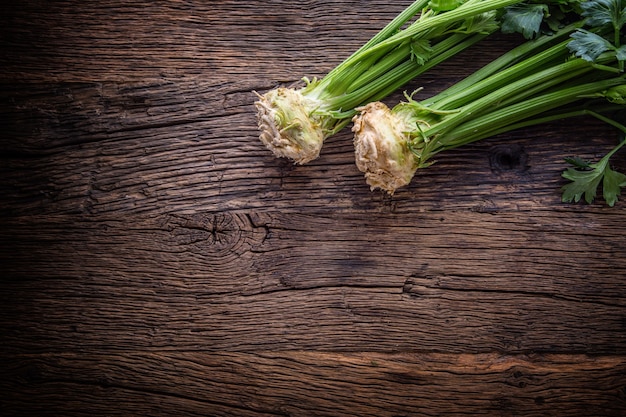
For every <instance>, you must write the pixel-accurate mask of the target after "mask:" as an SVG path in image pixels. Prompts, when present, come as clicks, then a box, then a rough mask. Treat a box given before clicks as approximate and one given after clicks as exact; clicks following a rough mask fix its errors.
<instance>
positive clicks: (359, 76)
mask: <svg viewBox="0 0 626 417" xmlns="http://www.w3.org/2000/svg"><path fill="white" fill-rule="evenodd" d="M518 1H519V0H417V1H415V2H413V3H412V4H411V5H410V6H408V7H407V8H406V9H405V10H404V11H403V12H402V13H400V14H399V15H398V16H397V17H396V18H395V19H394V20H393V21H391V22H390V23H389V24H388V25H387V26H386V27H385V28H384V29H382V30H381V31H380V32H379V33H378V34H377V35H375V36H374V37H373V38H372V39H371V40H370V41H368V42H367V43H366V44H365V45H363V46H362V47H361V48H359V49H358V50H357V51H356V52H355V53H354V54H352V55H351V56H350V57H348V58H347V59H346V60H345V61H344V62H342V63H341V64H339V65H338V66H337V67H336V68H334V69H333V70H332V71H330V72H329V73H328V74H327V75H326V76H324V77H323V78H321V79H313V80H308V79H306V78H304V81H305V82H306V85H305V86H304V87H302V88H300V89H292V88H285V87H280V88H276V89H274V90H271V91H268V92H267V93H265V94H263V95H258V101H257V102H256V103H255V106H256V109H257V117H258V124H259V129H260V131H261V133H260V139H261V141H262V142H263V143H264V144H265V145H266V146H267V147H268V148H269V149H270V150H272V151H273V153H274V154H275V155H276V156H278V157H286V158H290V159H292V160H293V161H295V162H296V163H299V164H303V163H306V162H309V161H311V160H313V159H315V158H317V157H318V156H319V152H320V150H321V147H322V144H323V142H324V140H325V139H326V138H327V137H329V136H330V135H332V134H334V133H336V132H337V131H339V130H340V129H342V128H343V127H345V126H346V125H347V124H348V123H349V122H350V119H351V117H352V116H353V115H354V114H355V113H356V111H355V108H356V107H358V106H361V105H364V104H366V103H368V102H371V101H375V100H381V99H382V98H384V97H385V96H387V95H389V94H390V93H392V92H394V91H395V90H397V89H398V88H400V87H401V86H402V85H404V84H406V83H407V82H409V81H410V80H412V79H414V78H415V77H417V76H418V75H420V74H422V73H423V72H425V71H427V70H429V69H430V68H432V67H433V66H435V65H438V64H439V63H441V62H442V61H444V60H446V59H448V58H450V57H451V56H453V55H455V54H457V53H459V52H460V51H462V50H464V49H466V48H467V47H469V46H471V45H473V44H475V43H476V42H478V41H480V40H481V39H483V38H484V37H486V36H487V35H489V34H491V33H493V32H494V31H496V30H498V28H499V27H500V26H499V25H500V22H499V20H498V12H500V11H502V10H503V8H504V7H506V6H509V5H512V4H515V3H517V2H518Z"/></svg>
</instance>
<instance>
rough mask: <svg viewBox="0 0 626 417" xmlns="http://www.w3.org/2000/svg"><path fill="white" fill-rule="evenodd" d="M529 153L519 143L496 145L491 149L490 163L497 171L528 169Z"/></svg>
mask: <svg viewBox="0 0 626 417" xmlns="http://www.w3.org/2000/svg"><path fill="white" fill-rule="evenodd" d="M527 163H528V154H527V153H526V152H525V151H524V147H523V146H522V145H519V144H506V145H496V146H493V147H492V148H491V149H490V150H489V164H490V166H491V170H492V171H495V172H502V171H518V172H524V171H526V170H527V169H528V165H527Z"/></svg>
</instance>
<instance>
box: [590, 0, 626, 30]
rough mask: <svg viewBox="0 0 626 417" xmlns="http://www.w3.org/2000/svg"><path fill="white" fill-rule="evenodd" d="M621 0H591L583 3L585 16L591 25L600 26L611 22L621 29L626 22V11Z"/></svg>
mask: <svg viewBox="0 0 626 417" xmlns="http://www.w3.org/2000/svg"><path fill="white" fill-rule="evenodd" d="M621 3H622V2H621V0H590V1H586V2H584V3H581V5H580V6H581V8H582V9H583V13H582V15H583V17H586V18H587V20H586V23H587V24H588V25H589V26H593V27H598V26H602V25H608V24H610V25H611V26H613V27H614V28H616V29H620V28H621V27H622V26H623V25H624V23H626V13H624V12H625V10H626V9H624V8H622V4H621Z"/></svg>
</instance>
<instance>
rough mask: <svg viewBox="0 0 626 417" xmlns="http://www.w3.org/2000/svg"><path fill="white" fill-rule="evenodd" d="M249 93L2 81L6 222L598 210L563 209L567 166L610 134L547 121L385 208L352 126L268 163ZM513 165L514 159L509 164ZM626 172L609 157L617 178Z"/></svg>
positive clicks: (422, 181)
mask: <svg viewBox="0 0 626 417" xmlns="http://www.w3.org/2000/svg"><path fill="white" fill-rule="evenodd" d="M244 85H245V84H244ZM245 86H246V87H245V88H244V91H242V90H240V89H239V88H240V87H241V86H237V85H235V84H233V83H228V84H213V83H207V82H197V81H189V82H187V81H177V82H160V83H151V82H148V83H137V84H125V85H124V86H121V85H118V84H115V83H104V84H65V83H64V84H55V85H51V86H41V87H36V86H26V85H23V84H17V85H16V86H13V87H11V86H6V85H5V86H4V87H5V88H3V90H4V94H5V99H6V100H5V102H7V103H13V105H11V106H8V107H4V108H2V110H3V111H4V112H5V114H6V118H7V120H9V121H10V122H9V123H8V125H7V129H6V130H4V131H3V133H2V134H1V135H2V136H0V139H2V140H0V143H1V144H2V145H0V151H1V153H2V154H4V155H5V157H4V158H3V159H4V163H3V164H2V166H0V175H2V177H3V178H4V179H5V180H4V181H3V182H2V183H1V184H0V192H2V194H3V195H5V196H6V197H7V199H8V200H7V203H9V202H10V203H11V207H14V210H13V211H12V212H11V211H9V214H11V213H20V214H28V213H49V214H55V213H79V214H86V213H91V214H93V215H97V214H112V213H118V214H122V213H125V214H128V213H129V212H134V211H141V212H153V213H154V215H158V214H162V213H163V212H168V211H203V210H212V211H221V210H232V209H251V208H254V209H264V208H265V207H267V206H268V205H269V206H271V207H273V208H275V209H280V210H292V209H294V202H297V207H295V208H297V209H298V210H313V211H328V207H333V210H334V211H344V212H351V211H353V210H358V211H368V212H371V211H380V210H383V211H388V212H393V211H396V212H423V211H431V210H448V209H450V208H453V209H455V210H457V209H461V210H475V211H486V212H497V211H511V210H514V211H517V210H541V209H549V210H570V208H571V207H576V208H575V210H580V211H583V212H586V211H589V210H591V211H594V210H595V208H599V207H602V205H603V203H602V201H599V202H598V203H599V204H597V205H595V206H591V207H579V206H569V205H564V204H561V203H560V202H559V200H560V187H561V186H562V185H564V184H565V180H564V179H562V178H561V177H560V175H561V172H562V171H563V170H564V169H565V168H566V164H565V162H564V160H563V159H564V158H565V157H568V156H580V157H583V158H587V159H591V160H597V159H598V158H600V157H601V156H602V155H603V154H604V153H605V152H607V151H608V150H610V149H611V147H612V146H613V144H614V140H615V138H616V137H617V136H616V134H615V132H614V131H613V130H611V129H609V128H608V127H607V126H604V125H602V124H600V123H597V122H593V121H591V120H589V119H580V122H581V123H583V126H584V127H585V132H586V136H581V135H580V134H579V133H580V127H579V126H577V125H576V124H571V123H560V124H559V123H555V124H551V125H548V126H543V127H541V128H536V129H526V130H524V131H519V132H515V133H513V134H510V135H507V137H506V139H505V140H503V138H501V137H499V138H494V139H492V140H486V141H483V142H481V143H478V144H474V145H471V146H466V147H463V148H461V149H458V150H455V151H450V152H447V153H445V154H442V155H441V156H440V157H439V158H437V159H438V162H437V163H436V164H435V165H433V166H431V167H429V168H427V169H424V170H421V171H419V172H418V174H417V175H416V177H415V178H414V180H413V182H412V184H411V185H410V186H409V187H408V188H405V189H401V190H399V191H398V192H397V193H396V194H395V195H394V197H393V198H389V197H388V196H386V195H385V194H383V193H381V192H380V191H377V192H374V193H372V192H370V191H369V189H368V187H367V185H366V184H365V181H364V178H363V176H362V174H361V173H360V172H359V171H358V170H357V169H356V166H355V164H354V150H353V147H352V139H351V137H350V132H349V131H348V129H346V130H345V131H344V132H342V133H341V134H339V135H337V136H336V137H333V138H331V139H330V140H329V141H328V142H327V144H326V146H325V147H324V149H323V152H322V156H321V157H320V158H319V159H318V160H316V161H314V162H313V163H311V164H310V165H306V166H294V165H292V164H291V163H289V162H288V161H286V160H278V159H276V158H274V157H273V156H272V155H271V153H270V152H269V151H268V150H266V149H265V148H264V147H263V145H262V144H261V142H260V141H259V140H258V137H257V135H258V132H257V128H256V122H255V117H254V110H253V104H252V103H253V101H254V94H253V93H252V92H251V90H252V89H254V85H253V84H247V85H245ZM206 103H215V105H214V106H209V107H207V105H206ZM556 132H559V134H556ZM577 134H578V135H577ZM607 136H608V138H607ZM502 158H504V162H502ZM507 158H508V159H507ZM511 158H512V160H518V161H523V163H521V162H519V163H516V164H514V165H513V166H510V165H508V166H507V165H506V163H507V161H510V160H511ZM520 158H521V159H520ZM624 163H625V162H624V161H623V160H622V159H621V158H615V161H614V164H615V166H616V169H623V168H622V167H626V165H623V164H624ZM311 196H313V198H311ZM621 207H622V206H619V207H617V208H614V209H612V213H615V212H617V211H618V210H622V208H621ZM0 210H3V208H2V206H1V205H0ZM4 210H6V209H4Z"/></svg>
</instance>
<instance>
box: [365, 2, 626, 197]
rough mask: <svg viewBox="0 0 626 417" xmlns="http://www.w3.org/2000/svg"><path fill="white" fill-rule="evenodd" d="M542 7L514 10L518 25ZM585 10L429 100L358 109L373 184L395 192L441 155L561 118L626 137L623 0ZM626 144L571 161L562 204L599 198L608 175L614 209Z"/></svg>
mask: <svg viewBox="0 0 626 417" xmlns="http://www.w3.org/2000/svg"><path fill="white" fill-rule="evenodd" d="M539 6H540V5H539ZM537 7H538V5H530V6H525V7H522V6H519V5H518V6H515V10H514V11H515V13H517V16H516V17H514V18H513V21H515V19H517V22H519V21H520V20H519V17H520V16H521V17H522V18H523V19H522V22H524V24H525V25H526V27H528V17H529V16H531V15H532V13H531V12H530V11H531V10H532V9H533V8H534V9H535V10H537ZM581 7H582V18H583V19H582V20H580V21H578V22H576V23H574V24H571V25H568V26H565V27H563V28H561V29H559V30H558V31H557V32H556V33H553V34H550V35H547V34H542V35H540V36H538V37H537V38H536V39H535V40H532V41H528V42H526V43H524V44H522V45H520V46H518V47H517V48H515V49H513V50H511V51H508V52H507V53H505V54H504V55H502V56H501V57H500V58H498V59H496V60H494V61H493V62H492V63H490V64H488V65H487V66H485V67H483V68H482V69H480V70H478V71H477V72H475V73H474V74H472V75H471V76H469V77H467V78H466V79H464V80H462V81H460V82H459V83H457V84H456V85H454V86H452V87H450V88H449V89H447V90H445V91H443V92H441V93H439V94H437V95H435V96H433V97H431V98H428V99H426V100H420V101H416V100H414V99H413V98H412V96H408V95H407V96H406V98H407V100H406V102H402V103H399V104H397V105H396V106H394V107H393V108H392V109H389V108H388V107H387V106H386V105H384V104H383V103H380V102H373V103H369V104H367V105H365V106H362V107H360V108H359V114H357V115H356V116H354V118H353V121H354V127H353V131H354V133H355V138H354V144H355V154H356V163H357V166H358V168H359V169H360V170H361V171H362V172H364V173H365V177H366V180H367V182H368V184H369V185H370V186H371V188H372V189H375V188H381V189H383V190H386V191H387V192H389V193H390V194H393V192H394V191H395V190H396V189H397V188H399V187H401V186H404V185H407V184H408V183H409V182H410V181H411V178H412V177H413V175H414V174H415V172H416V170H417V169H418V168H420V167H426V166H428V165H430V164H431V163H432V157H433V156H434V155H436V154H438V153H439V152H441V151H444V150H447V149H453V148H456V147H459V146H461V145H464V144H467V143H471V142H475V141H478V140H481V139H484V138H488V137H491V136H494V135H497V134H500V133H504V132H508V131H511V130H514V129H518V128H522V127H526V126H531V125H535V124H539V123H544V122H548V121H552V120H556V119H562V118H566V117H573V116H580V115H591V116H594V117H597V118H599V119H601V120H603V121H606V122H608V123H610V124H611V125H613V126H615V127H617V128H618V129H619V130H620V131H621V132H622V133H625V134H626V127H624V126H623V125H622V124H620V123H619V122H617V121H616V120H614V119H612V118H610V117H609V116H610V115H612V114H613V113H615V112H619V111H623V109H624V104H626V75H624V60H626V48H625V47H624V46H623V45H622V44H621V43H622V37H623V35H622V33H621V31H622V28H623V26H624V24H625V23H626V8H624V7H622V4H621V0H590V1H587V2H585V3H582V4H581ZM532 25H533V26H535V27H536V26H537V20H536V19H535V23H533V24H532ZM583 26H586V28H583ZM532 31H533V32H535V33H537V31H535V30H534V29H533V30H532ZM623 144H624V142H621V143H619V144H618V145H617V146H616V148H615V149H614V150H613V151H612V152H610V153H609V154H608V155H607V156H606V157H605V158H603V159H602V160H601V161H600V162H598V163H596V164H592V163H587V162H583V161H581V160H579V159H573V160H570V162H573V163H574V167H573V168H570V169H568V170H567V171H566V172H565V173H564V174H563V176H564V177H565V178H567V179H568V180H570V181H571V183H570V184H568V185H566V186H565V187H564V188H563V201H567V202H569V201H579V200H580V199H581V198H582V197H583V196H584V198H585V200H586V201H587V202H591V201H593V199H594V197H595V194H596V190H597V187H598V185H599V184H600V182H601V181H602V182H603V194H604V199H605V201H606V202H607V203H608V204H609V205H610V206H612V205H614V204H615V202H616V201H617V197H618V195H619V193H620V188H621V187H624V186H626V176H625V175H623V174H621V173H618V172H616V171H613V170H611V168H610V166H609V161H608V160H609V158H610V157H611V156H612V155H613V154H614V153H615V152H616V151H617V150H618V149H619V148H620V147H621V146H622V145H623Z"/></svg>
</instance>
